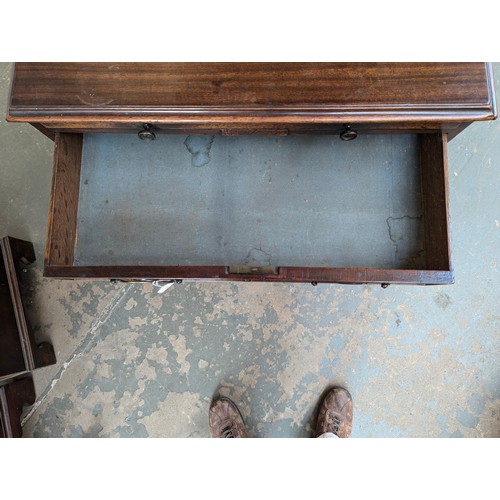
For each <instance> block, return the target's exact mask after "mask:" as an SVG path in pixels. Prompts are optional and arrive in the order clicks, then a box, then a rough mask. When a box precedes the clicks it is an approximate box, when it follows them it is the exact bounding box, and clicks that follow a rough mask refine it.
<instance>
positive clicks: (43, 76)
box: [7, 63, 496, 133]
mask: <svg viewBox="0 0 500 500" xmlns="http://www.w3.org/2000/svg"><path fill="white" fill-rule="evenodd" d="M495 115H496V105H495V99H494V92H493V84H492V74H491V67H490V65H488V64H484V63H116V64H114V63H18V64H16V66H15V75H14V81H13V86H12V92H11V102H10V107H9V111H8V116H7V119H8V120H9V121H23V122H31V123H37V124H39V125H42V126H44V127H46V128H48V129H53V130H68V131H69V130H75V131H76V130H79V131H81V130H88V129H92V128H98V129H100V130H104V129H110V130H111V129H113V130H116V129H122V128H123V129H127V130H129V131H130V127H131V125H133V126H135V127H140V126H141V124H143V123H152V124H154V125H157V126H158V127H161V126H172V127H174V128H175V127H180V128H183V129H184V130H195V129H199V130H207V131H208V132H210V133H211V132H213V131H220V130H221V129H231V128H250V129H255V130H257V129H268V130H269V129H276V128H283V127H285V128H286V127H289V126H293V127H295V128H296V130H300V127H301V126H306V125H309V126H312V130H313V131H314V130H315V128H316V127H317V126H318V125H320V124H323V125H324V124H327V125H328V124H344V123H353V124H356V125H360V124H367V123H369V124H371V126H372V127H373V128H377V127H378V126H380V125H381V124H384V123H406V122H412V123H415V122H420V123H421V124H423V123H427V124H428V125H427V127H428V128H433V129H436V128H444V129H447V127H448V124H449V123H454V124H458V123H462V122H471V121H474V120H487V119H491V118H493V117H494V116H495ZM452 128H454V127H452Z"/></svg>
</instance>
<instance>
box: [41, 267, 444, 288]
mask: <svg viewBox="0 0 500 500" xmlns="http://www.w3.org/2000/svg"><path fill="white" fill-rule="evenodd" d="M44 275H45V276H47V277H50V278H71V279H92V280H99V279H104V280H109V279H110V278H111V279H116V280H123V281H133V282H137V281H140V280H144V281H146V282H147V281H155V280H170V279H171V280H188V281H266V282H296V283H313V284H317V283H344V284H363V283H371V284H376V283H379V284H384V283H387V284H389V283H394V284H398V283H399V284H415V285H418V284H420V285H431V284H433V285H445V284H450V283H453V279H454V278H453V273H452V272H450V271H429V270H413V269H371V268H358V269H356V268H330V267H279V268H278V272H277V274H273V273H270V274H244V275H243V274H231V273H230V272H229V267H228V266H75V267H73V266H48V267H45V269H44Z"/></svg>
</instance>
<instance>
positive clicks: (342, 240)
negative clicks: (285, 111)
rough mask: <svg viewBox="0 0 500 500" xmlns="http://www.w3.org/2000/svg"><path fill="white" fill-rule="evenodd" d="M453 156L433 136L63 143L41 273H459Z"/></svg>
mask: <svg viewBox="0 0 500 500" xmlns="http://www.w3.org/2000/svg"><path fill="white" fill-rule="evenodd" d="M445 147H446V138H445V137H443V136H442V134H441V133H439V132H436V133H427V134H386V135H384V134H373V135H369V134H364V135H360V136H358V138H357V139H356V140H354V141H348V142H346V141H341V140H340V139H339V137H338V136H325V135H316V136H286V137H268V136H251V135H249V136H237V137H227V136H210V135H190V136H183V135H158V136H157V138H156V140H154V141H141V140H140V139H138V137H137V136H136V135H133V134H102V133H96V134H94V133H89V134H83V135H82V134H58V136H57V138H56V155H55V160H54V161H55V164H54V180H53V192H52V202H51V217H50V219H49V233H48V240H47V255H46V266H49V267H53V268H54V267H57V266H65V267H66V274H67V275H68V276H70V277H71V276H76V277H78V276H81V275H80V274H78V269H84V268H95V267H101V268H106V269H107V271H106V272H107V273H108V274H111V275H110V276H108V277H113V273H114V271H113V269H118V268H128V269H130V268H145V267H151V266H156V267H158V266H164V267H184V268H196V267H199V268H200V270H201V268H202V267H204V268H206V267H210V266H215V267H217V268H224V269H225V270H224V274H225V275H231V274H232V271H231V269H236V268H252V269H254V270H256V269H257V268H262V269H267V268H270V267H272V268H275V269H280V268H287V267H289V268H329V269H333V268H335V269H367V268H368V269H379V270H437V271H451V263H450V259H449V245H448V228H447V197H446V158H445ZM63 188H64V189H63ZM70 192H72V193H73V199H72V198H71V196H70ZM62 202H64V205H61V203H62ZM68 205H69V207H68ZM63 207H64V208H65V210H63V209H62V208H63ZM68 267H69V268H73V269H74V270H75V271H74V273H73V274H72V273H71V272H70V273H68V271H67V268H68ZM215 267H214V269H215ZM103 272H104V271H103ZM190 272H191V271H190ZM137 273H139V271H137ZM217 273H218V274H217ZM217 273H215V274H216V275H217V276H219V275H220V274H221V273H220V272H217ZM188 274H189V273H188ZM195 274H196V273H195V272H194V271H192V276H193V277H194V276H195ZM202 274H203V273H202ZM256 274H258V275H261V277H262V273H261V272H258V271H257V272H256ZM264 274H266V273H264ZM272 274H274V275H278V276H279V275H280V273H279V272H275V273H272ZM306 274H307V273H306ZM115 276H116V275H115ZM281 276H282V278H283V279H285V278H286V276H284V275H283V273H281ZM81 277H84V276H81ZM137 277H138V276H137ZM186 277H189V276H186ZM219 277H221V276H219ZM309 277H310V276H309V275H307V276H306V277H305V278H304V280H308V279H309ZM275 279H278V278H275ZM381 279H382V278H381ZM297 281H301V279H297Z"/></svg>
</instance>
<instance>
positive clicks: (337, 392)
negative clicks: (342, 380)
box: [315, 387, 352, 438]
mask: <svg viewBox="0 0 500 500" xmlns="http://www.w3.org/2000/svg"><path fill="white" fill-rule="evenodd" d="M351 430H352V398H351V395H350V394H349V392H348V391H347V390H345V389H343V388H342V387H334V388H333V389H330V390H329V391H328V392H327V394H326V396H325V397H324V398H323V401H322V402H321V406H320V408H319V413H318V420H317V423H316V436H315V437H318V436H320V435H321V434H324V433H325V432H333V433H334V434H335V435H337V436H338V437H340V438H347V437H349V436H350V435H351Z"/></svg>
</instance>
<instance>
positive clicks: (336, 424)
mask: <svg viewBox="0 0 500 500" xmlns="http://www.w3.org/2000/svg"><path fill="white" fill-rule="evenodd" d="M328 423H329V424H330V427H331V432H333V433H334V434H337V435H338V433H339V429H340V426H341V425H342V419H341V418H340V417H338V416H337V415H332V414H331V413H329V414H328Z"/></svg>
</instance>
